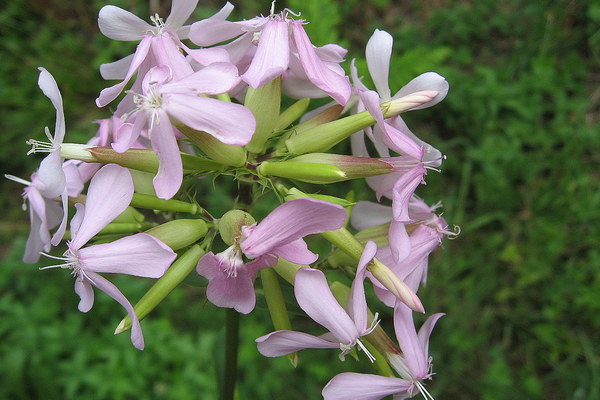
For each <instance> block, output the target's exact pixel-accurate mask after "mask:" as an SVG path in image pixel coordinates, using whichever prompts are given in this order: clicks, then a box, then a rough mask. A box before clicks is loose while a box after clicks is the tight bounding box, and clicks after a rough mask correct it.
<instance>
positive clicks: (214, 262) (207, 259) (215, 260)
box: [196, 251, 222, 281]
mask: <svg viewBox="0 0 600 400" xmlns="http://www.w3.org/2000/svg"><path fill="white" fill-rule="evenodd" d="M221 263H222V261H221V258H219V257H217V256H215V253H213V252H212V251H209V252H208V253H206V254H205V255H203V256H202V258H201V259H200V261H198V265H197V266H196V272H198V274H199V275H201V276H203V277H205V278H206V279H208V280H209V281H210V280H212V279H214V278H215V277H216V276H217V275H218V274H220V273H221Z"/></svg>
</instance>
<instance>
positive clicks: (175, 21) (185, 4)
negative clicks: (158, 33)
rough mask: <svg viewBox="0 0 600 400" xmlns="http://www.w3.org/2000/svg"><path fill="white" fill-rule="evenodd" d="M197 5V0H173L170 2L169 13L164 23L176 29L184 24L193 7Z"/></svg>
mask: <svg viewBox="0 0 600 400" xmlns="http://www.w3.org/2000/svg"><path fill="white" fill-rule="evenodd" d="M196 5H198V0H173V2H172V3H171V13H170V14H169V16H168V17H167V20H166V21H165V25H167V26H169V27H170V28H171V29H178V28H180V27H182V26H183V24H185V22H186V21H187V20H188V18H189V17H190V15H192V13H193V12H194V9H195V8H196Z"/></svg>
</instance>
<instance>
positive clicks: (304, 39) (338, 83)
mask: <svg viewBox="0 0 600 400" xmlns="http://www.w3.org/2000/svg"><path fill="white" fill-rule="evenodd" d="M292 36H293V39H294V43H295V45H296V49H297V50H298V56H299V58H300V62H301V63H302V67H303V68H304V72H306V75H307V76H308V79H309V80H310V81H311V82H312V83H314V84H315V85H316V86H317V87H318V88H319V89H322V90H323V91H324V92H326V93H327V94H329V95H330V96H331V97H332V98H333V99H334V100H335V101H337V102H338V103H340V104H341V105H345V104H346V103H347V102H348V99H349V98H350V95H351V93H352V88H351V87H350V81H349V80H348V77H347V76H343V75H339V74H337V73H335V72H334V71H332V70H331V69H329V68H328V67H327V65H326V64H325V62H324V61H323V60H321V59H320V58H319V56H318V55H317V53H316V51H315V47H314V46H313V44H312V43H311V42H310V39H309V38H308V35H307V34H306V32H305V31H304V27H303V26H302V23H300V22H294V23H292Z"/></svg>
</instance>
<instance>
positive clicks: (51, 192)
mask: <svg viewBox="0 0 600 400" xmlns="http://www.w3.org/2000/svg"><path fill="white" fill-rule="evenodd" d="M37 177H38V179H39V180H40V182H42V183H43V184H44V189H43V190H41V192H42V195H43V196H44V197H46V198H47V199H54V198H56V197H58V196H60V195H61V194H62V192H64V190H65V188H66V186H67V178H66V176H65V172H64V171H63V160H62V158H61V157H60V150H58V149H57V150H54V151H53V152H52V153H50V154H48V155H47V156H46V157H45V158H44V159H43V160H42V162H41V163H40V168H39V169H38V171H37Z"/></svg>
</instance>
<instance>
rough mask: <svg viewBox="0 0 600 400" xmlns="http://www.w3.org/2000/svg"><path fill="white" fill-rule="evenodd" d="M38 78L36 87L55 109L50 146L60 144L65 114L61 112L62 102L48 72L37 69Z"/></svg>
mask: <svg viewBox="0 0 600 400" xmlns="http://www.w3.org/2000/svg"><path fill="white" fill-rule="evenodd" d="M38 69H39V70H40V76H39V78H38V86H39V87H40V89H42V92H44V94H45V95H46V97H48V98H49V99H50V101H51V102H52V105H53V106H54V108H55V109H56V125H55V127H54V138H49V139H50V140H51V142H52V144H56V143H58V144H60V143H62V142H63V140H64V138H65V114H64V111H63V102H62V96H61V94H60V90H58V85H57V84H56V80H54V77H53V76H52V74H50V72H48V71H47V70H46V69H45V68H43V67H39V68H38Z"/></svg>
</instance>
